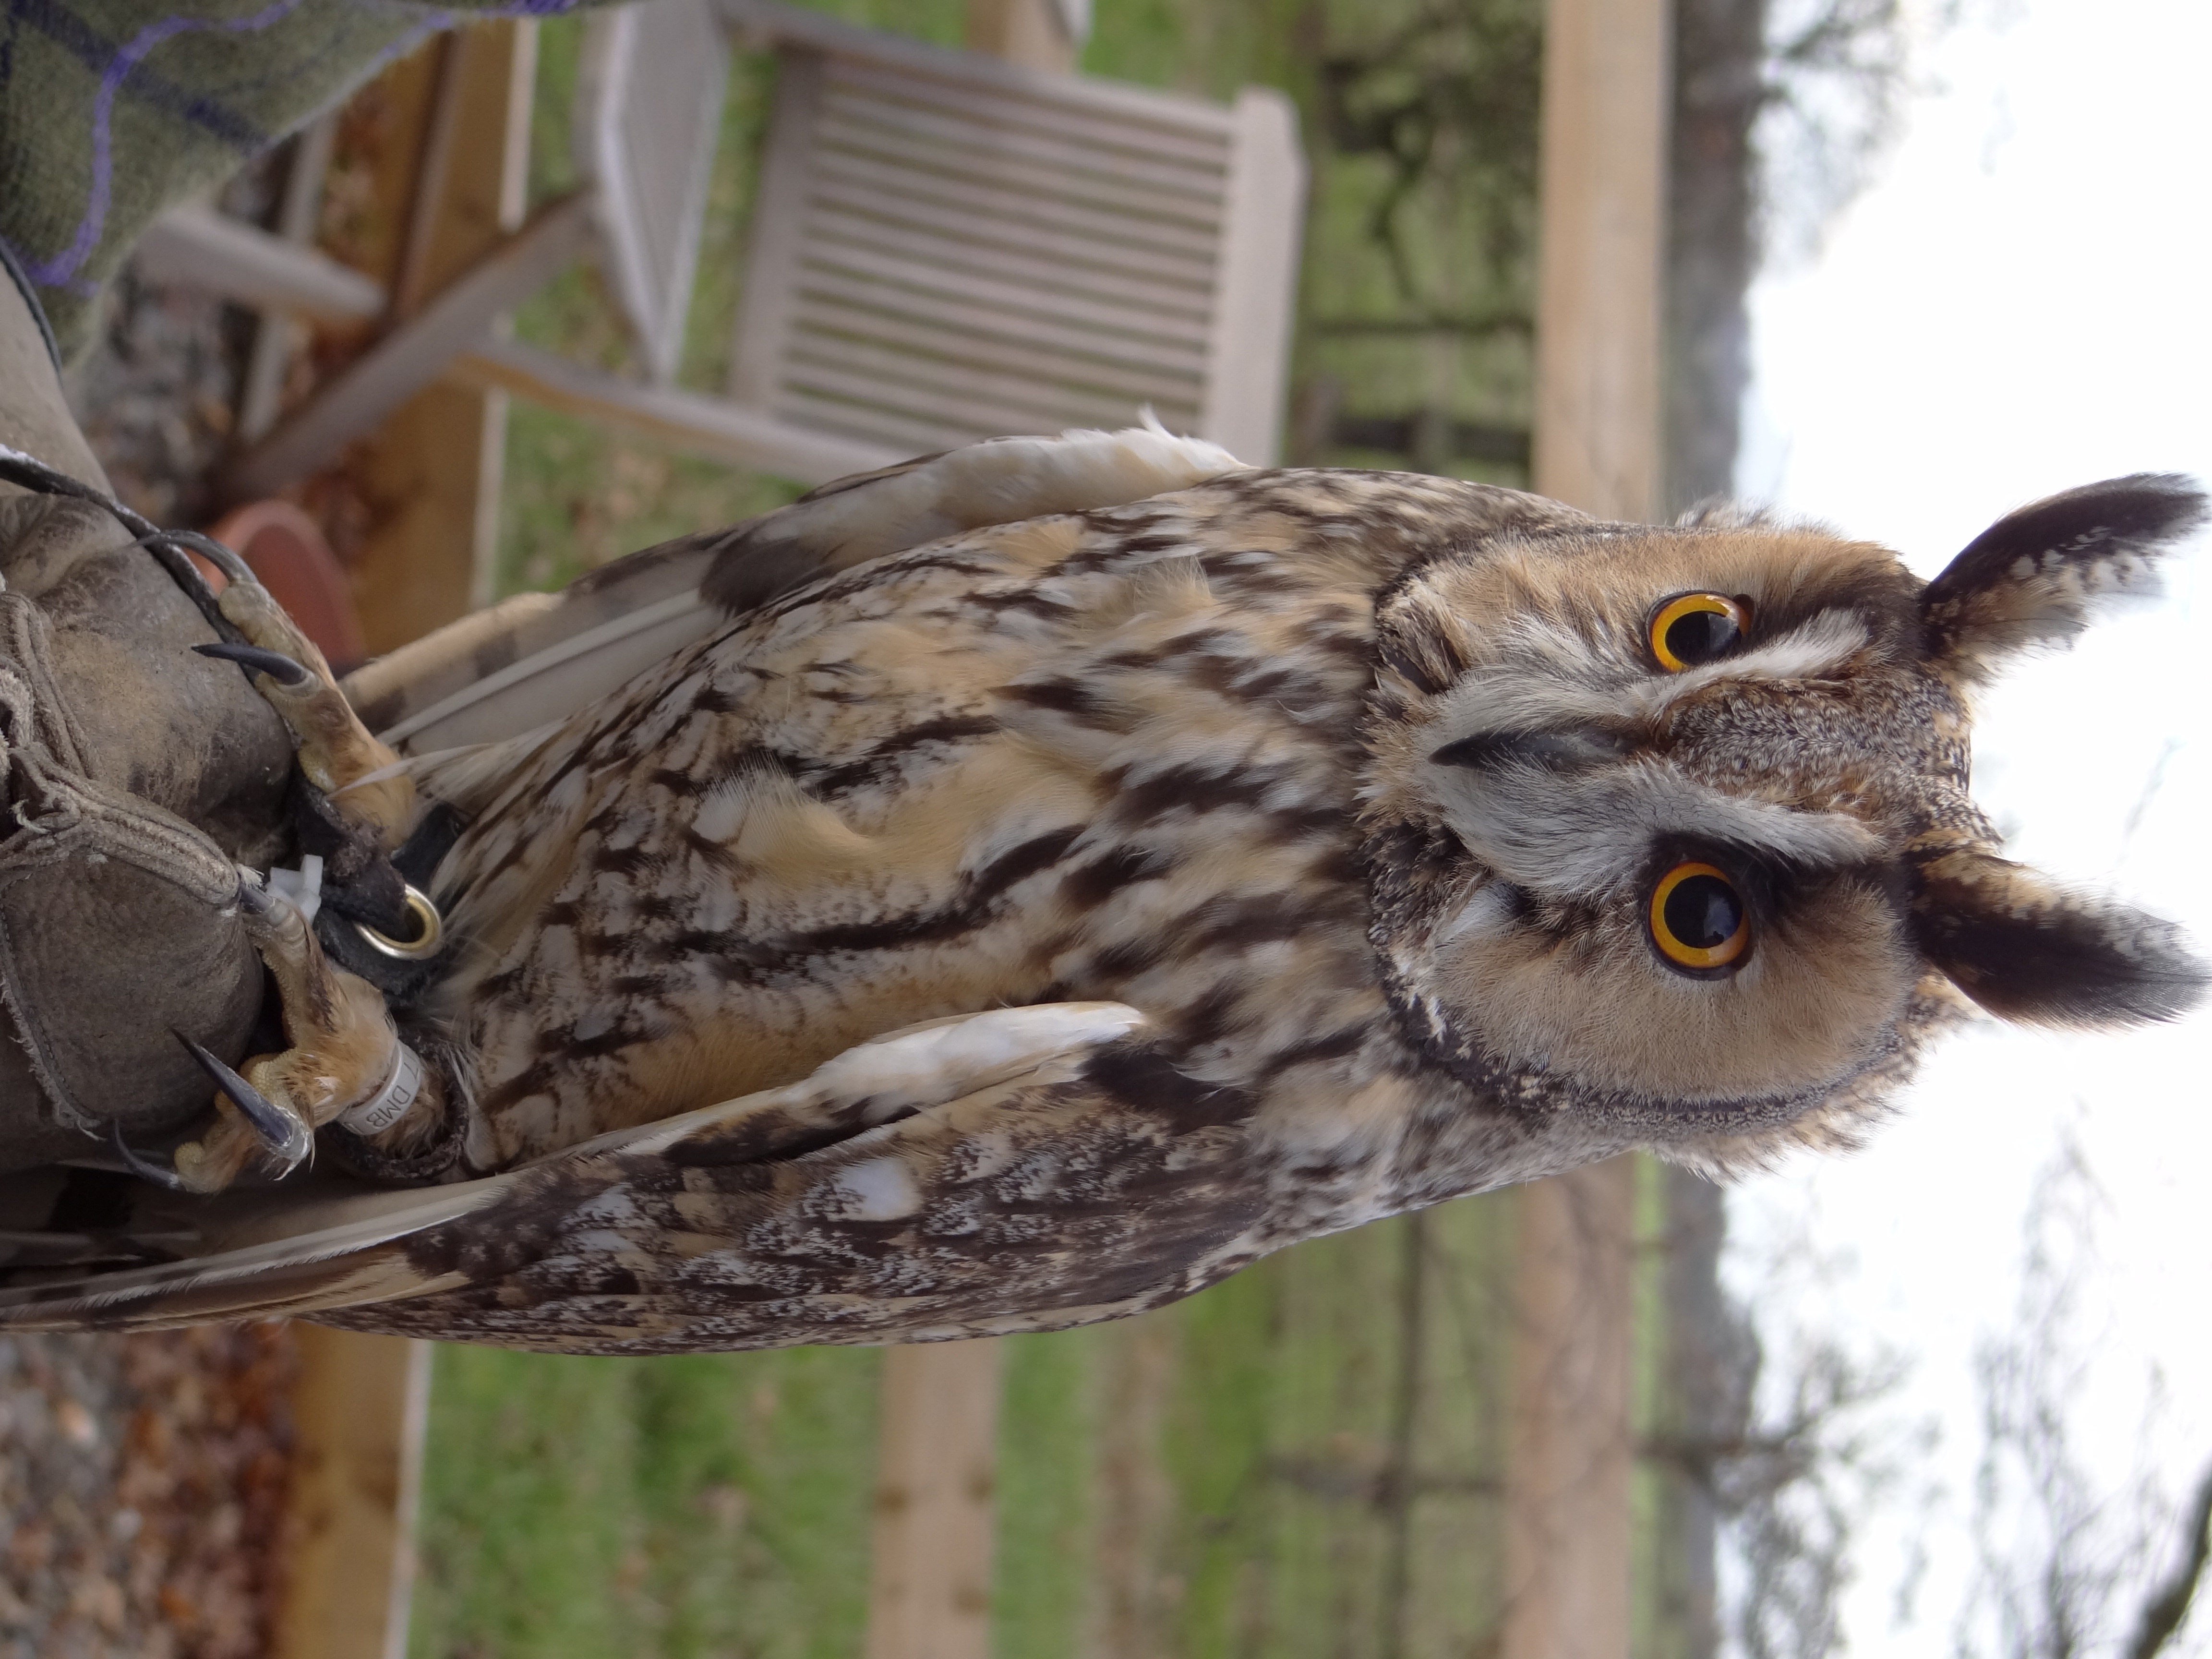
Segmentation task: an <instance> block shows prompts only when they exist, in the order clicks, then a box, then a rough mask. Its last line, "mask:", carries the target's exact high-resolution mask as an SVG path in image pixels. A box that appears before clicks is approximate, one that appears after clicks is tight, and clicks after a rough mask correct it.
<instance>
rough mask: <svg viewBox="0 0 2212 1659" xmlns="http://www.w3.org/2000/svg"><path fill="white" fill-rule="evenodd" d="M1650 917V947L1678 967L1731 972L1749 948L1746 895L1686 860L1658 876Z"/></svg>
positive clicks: (1704, 866) (1718, 875)
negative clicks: (1744, 899)
mask: <svg viewBox="0 0 2212 1659" xmlns="http://www.w3.org/2000/svg"><path fill="white" fill-rule="evenodd" d="M1650 914H1651V943H1652V944H1653V945H1656V947H1658V951H1659V954H1660V955H1661V956H1662V957H1666V959H1667V960H1668V962H1669V963H1673V964H1674V966H1675V967H1677V968H1681V969H1688V970H1690V971H1691V972H1693V973H1706V972H1712V971H1716V970H1717V969H1723V968H1729V967H1733V966H1734V965H1735V963H1737V962H1738V961H1739V960H1740V959H1741V957H1742V956H1743V953H1744V952H1745V951H1747V950H1749V949H1750V948H1751V917H1750V915H1749V913H1748V912H1747V910H1746V909H1745V908H1744V902H1743V895H1742V894H1741V893H1739V892H1737V891H1736V890H1735V883H1734V882H1732V881H1730V880H1729V878H1728V877H1727V875H1726V874H1725V873H1723V872H1721V871H1719V870H1717V869H1715V868H1714V867H1713V866H1711V865H1710V864H1700V863H1699V862H1697V861H1696V860H1688V861H1686V862H1684V863H1681V864H1678V865H1676V866H1674V868H1673V869H1671V870H1669V871H1668V872H1667V873H1666V874H1665V875H1663V876H1662V877H1660V878H1659V884H1658V885H1657V886H1656V887H1655V888H1653V889H1652V890H1651V913H1650Z"/></svg>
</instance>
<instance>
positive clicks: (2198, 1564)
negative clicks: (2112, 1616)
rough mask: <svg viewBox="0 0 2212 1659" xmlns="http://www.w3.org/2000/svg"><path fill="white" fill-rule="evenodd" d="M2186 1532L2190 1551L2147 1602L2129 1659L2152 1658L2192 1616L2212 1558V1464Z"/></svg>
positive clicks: (2200, 1485)
mask: <svg viewBox="0 0 2212 1659" xmlns="http://www.w3.org/2000/svg"><path fill="white" fill-rule="evenodd" d="M2183 1535H2184V1537H2185V1539H2186V1540H2187V1549H2188V1553H2187V1555H2186V1556H2185V1558H2184V1559H2183V1561H2182V1563H2181V1565H2180V1566H2179V1568H2177V1569H2176V1570H2175V1571H2174V1575H2173V1577H2172V1578H2171V1579H2169V1580H2167V1581H2166V1583H2163V1584H2161V1585H2160V1586H2159V1588H2158V1590H2157V1593H2156V1594H2154V1595H2153V1596H2152V1597H2151V1599H2150V1600H2149V1601H2148V1602H2147V1603H2145V1604H2144V1607H2143V1610H2142V1620H2141V1622H2140V1623H2138V1624H2137V1625H2136V1637H2135V1640H2134V1641H2133V1642H2132V1643H2130V1644H2129V1646H2128V1659H2151V1656H2152V1655H2154V1654H2155V1653H2157V1652H2158V1651H2159V1650H2160V1649H2162V1648H2164V1647H2165V1646H2166V1644H2167V1643H2169V1642H2171V1641H2172V1640H2173V1638H2174V1637H2175V1636H2176V1635H2177V1634H2178V1633H2179V1631H2180V1629H2181V1626H2182V1621H2183V1620H2185V1619H2187V1618H2188V1617H2189V1604H2190V1602H2191V1601H2192V1600H2194V1599H2195V1597H2196V1595H2197V1585H2198V1584H2199V1583H2202V1582H2203V1578H2204V1567H2205V1564H2206V1562H2207V1561H2208V1560H2212V1465H2207V1466H2206V1468H2205V1470H2204V1473H2203V1475H2202V1476H2201V1477H2199V1478H2198V1480H2197V1501H2196V1503H2195V1504H2192V1505H2191V1510H2190V1518H2189V1526H2188V1528H2187V1530H2186V1531H2185V1534H2183Z"/></svg>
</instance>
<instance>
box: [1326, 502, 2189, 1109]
mask: <svg viewBox="0 0 2212 1659" xmlns="http://www.w3.org/2000/svg"><path fill="white" fill-rule="evenodd" d="M2206 509H2207V503H2206V501H2205V498H2204V496H2203V494H2202V492H2201V491H2199V490H2198V489H2197V488H2196V487H2195V486H2194V485H2193V484H2191V483H2189V481H2187V480H2185V479H2179V478H2169V477H2132V478H2124V479H2116V480H2112V481H2110V482H2108V483H2104V484H2098V485H2092V486H2089V487H2087V488H2086V489H2080V490H2074V491H2069V492H2067V493H2066V494H2064V495H2057V496H2052V497H2051V498H2049V499H2047V500H2045V501H2040V502H2037V503H2034V504H2033V505H2031V506H2029V507H2024V508H2021V510H2020V511H2019V512H2017V513H2014V514H2012V515H2010V516H2009V517H2008V518H2006V519H2004V520H2001V521H2000V522H1999V523H1998V524H1996V526H1992V527H1991V528H1990V530H1989V531H1988V532H1985V533H1984V535H1982V536H1981V537H1979V538H1977V539H1976V540H1975V542H1974V543H1973V544H1972V545H1971V546H1969V547H1968V548H1967V549H1966V551H1965V552H1963V553H1962V554H1960V556H1959V557H1958V558H1957V559H1956V560H1954V562H1953V563H1952V565H1951V566H1950V567H1949V568H1947V569H1946V570H1945V571H1944V572H1943V574H1942V575H1940V576H1938V577H1937V578H1936V580H1934V581H1933V582H1930V583H1927V584H1924V585H1923V584H1922V583H1920V582H1919V581H1917V580H1916V579H1915V578H1914V577H1913V576H1912V575H1911V573H1910V572H1908V571H1907V570H1906V569H1905V567H1904V565H1903V564H1902V562H1900V561H1899V559H1898V558H1897V557H1896V556H1895V555H1894V554H1892V553H1891V552H1889V551H1888V550H1886V549H1883V548H1880V547H1875V546H1872V545H1869V544H1864V543H1854V542H1847V541H1844V540H1842V539H1840V538H1837V537H1834V536H1831V535H1828V534H1826V533H1824V532H1817V531H1811V530H1805V529H1799V528H1793V527H1790V526H1778V525H1774V524H1771V523H1767V522H1763V521H1759V520H1756V519H1752V520H1745V519H1741V518H1730V517H1728V516H1726V515H1722V516H1721V517H1719V518H1717V519H1711V520H1704V521H1701V522H1699V523H1697V524H1692V525H1686V526H1680V527H1677V528H1674V529H1672V530H1648V529H1644V528H1642V527H1639V526H1612V525H1600V524H1595V523H1593V524H1588V525H1580V526H1565V527H1553V528H1549V529H1547V530H1545V531H1543V532H1532V533H1530V534H1529V535H1528V536H1527V537H1526V538H1518V539H1516V538H1498V539H1495V540H1492V541H1487V542H1483V543H1480V544H1474V545H1471V546H1468V547H1466V548H1462V549H1454V550H1449V552H1447V553H1444V554H1442V555H1440V556H1437V557H1436V558H1435V559H1433V560H1432V561H1431V562H1429V563H1428V564H1426V565H1425V566H1423V567H1422V568H1419V570H1418V571H1417V572H1416V573H1415V574H1414V575H1413V577H1412V578H1411V579H1409V580H1407V581H1406V582H1405V583H1404V584H1402V585H1401V586H1399V587H1397V588H1396V589H1395V590H1393V591H1391V592H1389V593H1387V594H1386V595H1384V596H1383V600H1382V602H1381V603H1380V605H1378V607H1377V611H1376V653H1377V672H1376V684H1375V689H1374V690H1373V692H1372V694H1371V696H1370V704H1369V714H1370V720H1369V724H1368V726H1367V729H1366V731H1365V733H1364V737H1365V741H1366V743H1367V745H1368V751H1369V757H1370V762H1369V767H1368V771H1367V774H1366V778H1365V783H1364V808H1363V812H1364V823H1366V824H1367V825H1368V827H1369V829H1370V836H1371V837H1372V839H1371V841H1370V869H1371V870H1372V871H1373V872H1375V873H1374V875H1373V878H1372V879H1371V880H1370V896H1371V897H1372V901H1373V904H1374V915H1375V921H1374V925H1373V927H1372V929H1371V937H1372V939H1374V942H1375V945H1376V950H1377V952H1378V956H1379V957H1380V960H1381V963H1382V965H1383V970H1384V977H1385V983H1386V985H1387V987H1388V988H1389V994H1390V996H1391V999H1392V1002H1393V1005H1394V1006H1395V1007H1396V1008H1397V1010H1398V1011H1399V1013H1400V1016H1401V1022H1402V1024H1403V1027H1404V1029H1405V1030H1406V1031H1407V1034H1408V1036H1410V1037H1411V1038H1412V1040H1413V1041H1414V1042H1418V1043H1420V1044H1422V1045H1423V1046H1425V1048H1427V1049H1428V1051H1429V1052H1430V1053H1431V1056H1432V1057H1433V1058H1435V1059H1437V1060H1440V1061H1441V1062H1443V1063H1444V1064H1446V1065H1449V1066H1454V1067H1455V1068H1457V1069H1458V1070H1459V1071H1460V1072H1461V1073H1462V1075H1464V1076H1466V1077H1468V1079H1470V1080H1471V1081H1474V1082H1475V1083H1477V1084H1478V1085H1480V1086H1482V1087H1484V1088H1485V1089H1486V1090H1487V1091H1490V1092H1491V1093H1492V1094H1493V1095H1494V1096H1495V1097H1500V1098H1504V1099H1508V1100H1517V1101H1521V1102H1523V1103H1527V1104H1528V1105H1529V1106H1531V1107H1532V1108H1534V1107H1543V1108H1547V1109H1549V1108H1567V1109H1583V1110H1586V1111H1595V1112H1599V1113H1601V1114H1602V1115H1607V1116H1608V1117H1610V1118H1611V1119H1612V1121H1615V1122H1626V1121H1638V1122H1641V1123H1644V1124H1649V1125H1651V1126H1653V1127H1652V1140H1653V1143H1654V1144H1655V1145H1662V1146H1663V1145H1668V1144H1673V1145H1676V1146H1680V1145H1682V1144H1684V1143H1685V1142H1686V1141H1700V1140H1705V1139H1711V1137H1713V1136H1726V1135H1734V1134H1739V1133H1759V1134H1761V1135H1767V1134H1768V1133H1769V1132H1771V1131H1783V1132H1784V1133H1785V1135H1786V1136H1814V1135H1816V1134H1817V1133H1829V1131H1824V1130H1818V1129H1817V1125H1818V1124H1819V1123H1820V1122H1830V1128H1831V1130H1832V1129H1833V1127H1834V1124H1835V1123H1840V1122H1844V1121H1847V1120H1848V1119H1850V1117H1851V1116H1852V1115H1854V1114H1857V1113H1859V1112H1862V1111H1863V1110H1865V1109H1868V1107H1869V1104H1870V1103H1873V1102H1875V1101H1876V1100H1878V1099H1879V1097H1880V1096H1881V1093H1882V1092H1883V1091H1885V1090H1886V1089H1887V1087H1889V1086H1891V1085H1893V1083H1894V1082H1895V1081H1897V1080H1898V1079H1899V1077H1900V1076H1901V1075H1902V1073H1903V1072H1904V1070H1905V1068H1906V1066H1907V1065H1908V1063H1909V1058H1908V1057H1909V1055H1910V1054H1911V1051H1912V1050H1913V1049H1914V1048H1916V1047H1917V1042H1918V1040H1919V1038H1920V1036H1923V1035H1924V1034H1925V1033H1926V1032H1927V1031H1929V1030H1931V1029H1932V1028H1933V1027H1934V1026H1935V1025H1936V1024H1940V1023H1942V1021H1943V1020H1944V1019H1945V1018H1948V1015H1947V1014H1946V1012H1944V1011H1945V1010H1955V1009H1956V1008H1957V1007H1959V1006H1961V1005H1960V1000H1959V999H1957V998H1955V997H1954V996H1952V995H1951V994H1950V993H1951V991H1952V990H1954V989H1955V990H1956V991H1959V992H1962V993H1964V994H1965V995H1966V997H1968V998H1971V999H1972V1000H1973V1001H1975V1002H1977V1003H1979V1004H1980V1005H1981V1006H1982V1007H1984V1009H1987V1010H1989V1011H1990V1012H1993V1013H1996V1014H1998V1015H2000V1016H2001V1017H2002V1018H2007V1019H2014V1020H2027V1021H2034V1022H2039V1023H2045V1024H2075V1025H2090V1026H2096V1025H2112V1024H2126V1023H2132V1022H2136V1021H2141V1020H2146V1019H2163V1018H2172V1017H2173V1016H2175V1015H2176V1014H2178V1013H2179V1012H2183V1011H2185V1009H2187V1008H2188V1007H2189V1006H2191V1005H2192V1004H2193V1003H2194V1002H2196V1001H2197V999H2198V998H2199V997H2200V996H2202V995H2203V994H2204V992H2205V990H2206V988H2207V987H2208V985H2212V970H2208V969H2206V968H2205V967H2204V966H2203V965H2201V964H2199V963H2197V961H2196V960H2195V958H2194V957H2192V956H2191V953H2190V951H2188V949H2187V947H2186V945H2185V941H2184V940H2183V939H2181V937H2180V935H2179V933H2178V931H2177V930H2176V929H2174V928H2172V927H2171V926H2170V925H2168V924H2166V923H2164V922H2161V921H2159V920H2158V919H2157V918H2155V917H2152V916H2148V915H2143V914H2142V913H2141V912H2138V911H2136V910H2134V909H2132V908H2129V907H2127V906H2124V905H2119V904H2115V903H2112V902H2109V901H2106V900H2101V899H2097V898H2094V897H2091V896H2086V895H2081V894H2078V893H2075V892H2072V891H2070V890H2067V889H2065V888H2063V887H2061V886H2059V885H2057V884H2054V883H2051V882H2050V881H2048V880H2046V879H2045V878H2042V877H2040V876H2039V875H2037V874H2036V873H2035V872H2033V871H2030V870H2027V869H2024V868H2022V867H2021V866H2018V865H2015V864H2013V863H2011V862H2009V861H2008V860H2005V859H2004V858H2003V857H2002V854H2001V851H2000V849H1999V847H1998V844H1997V840H1996V835H1995V832H1994V831H1993V830H1992V829H1990V825H1989V823H1988V822H1987V820H1986V819H1984V817H1983V816H1982V815H1981V814H1980V813H1979V812H1978V811H1977V810H1976V809H1975V807H1974V805H1973V803H1972V800H1971V799H1970V798H1969V796H1968V793H1967V771H1968V754H1967V736H1968V731H1969V726H1970V717H1969V710H1968V703H1967V699H1968V697H1969V696H1970V695H1971V694H1972V691H1973V690H1975V689H1976V688H1977V687H1978V686H1979V685H1980V684H1983V683H1984V682H1985V681H1986V680H1987V679H1988V678H1990V676H1991V675H1992V673H1993V672H1994V671H1995V670H1996V665H1998V664H1999V663H2000V662H2001V661H2002V659H2004V658H2006V657H2007V656H2008V655H2009V654H2011V653H2015V652H2017V651H2019V650H2021V649H2022V648H2025V647H2030V646H2033V645H2035V644H2037V643H2039V642H2042V641H2056V640H2063V639H2066V638H2069V637H2070V636H2071V635H2073V634H2074V633H2075V632H2077V631H2078V630H2079V629H2081V627H2082V626H2084V625H2085V624H2086V623H2087V619H2088V617H2089V616H2090V614H2091V612H2092V611H2093V608H2094V606H2095V605H2097V604H2098V603H2099V602H2100V601H2101V600H2102V599H2105V598H2106V597H2108V596H2110V595H2112V594H2120V595H2123V596H2124V595H2125V594H2127V593H2130V592H2137V591H2142V590H2143V589H2145V588H2147V587H2148V586H2149V584H2150V583H2151V581H2152V580H2153V579H2154V575H2155V568H2156V565H2157V562H2158V560H2159V559H2160V557H2161V556H2162V555H2163V553H2164V551H2165V550H2166V548H2168V547H2169V546H2170V545H2172V544H2174V543H2175V542H2177V541H2178V540H2179V538H2182V537H2183V536H2184V535H2185V534H2186V533H2187V532H2189V531H2190V530H2191V528H2192V527H2193V526H2196V525H2197V524H2198V523H2200V522H2201V521H2203V519H2204V518H2205V517H2206V515H2207V513H2206ZM1945 981H1948V986H1947V985H1946V984H1945ZM1830 1114H1840V1116H1837V1117H1834V1118H1833V1120H1832V1121H1831V1119H1830ZM1844 1133H1848V1132H1847V1131H1845V1132H1844ZM1764 1144H1767V1145H1772V1144H1775V1143H1774V1142H1773V1141H1772V1140H1771V1136H1770V1138H1769V1139H1768V1140H1767V1141H1765V1143H1764Z"/></svg>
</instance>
